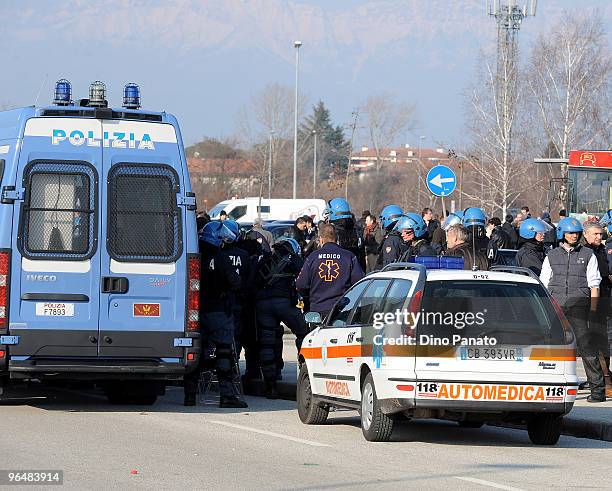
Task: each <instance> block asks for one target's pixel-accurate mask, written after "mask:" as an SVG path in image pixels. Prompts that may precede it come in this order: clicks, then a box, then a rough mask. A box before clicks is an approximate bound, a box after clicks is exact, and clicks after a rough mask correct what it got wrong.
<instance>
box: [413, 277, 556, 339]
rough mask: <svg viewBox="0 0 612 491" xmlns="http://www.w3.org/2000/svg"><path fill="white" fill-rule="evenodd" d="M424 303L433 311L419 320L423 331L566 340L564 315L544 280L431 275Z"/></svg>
mask: <svg viewBox="0 0 612 491" xmlns="http://www.w3.org/2000/svg"><path fill="white" fill-rule="evenodd" d="M421 307H422V311H423V312H426V313H429V315H428V316H427V318H426V321H425V322H419V327H418V333H419V334H426V335H431V336H441V337H449V336H452V335H454V334H459V335H461V336H462V337H465V338H482V337H484V336H488V337H492V338H495V339H496V341H497V344H520V345H532V344H564V336H563V328H562V326H561V321H560V319H559V317H558V315H557V313H556V311H555V308H554V306H553V304H552V302H551V300H550V298H549V297H548V295H547V293H546V291H545V290H544V287H543V286H542V285H540V284H530V283H518V282H516V283H515V282H511V281H504V282H502V281H478V280H466V281H462V280H446V281H428V282H427V283H426V285H425V291H424V295H423V302H422V305H421ZM470 313H471V315H467V314H470ZM472 316H474V318H473V317H472ZM450 319H452V322H451V323H450V325H449V323H448V322H447V321H448V320H450Z"/></svg>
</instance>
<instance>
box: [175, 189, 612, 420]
mask: <svg viewBox="0 0 612 491" xmlns="http://www.w3.org/2000/svg"><path fill="white" fill-rule="evenodd" d="M427 210H428V209H426V210H424V212H423V213H421V214H417V213H405V212H404V211H403V210H402V208H401V207H400V206H398V205H393V204H392V205H388V206H386V207H385V208H384V209H383V210H382V212H381V214H380V217H379V218H380V227H381V232H382V233H381V234H380V236H379V239H380V240H379V241H377V242H375V244H376V249H375V250H374V251H372V246H370V247H369V249H368V251H367V256H368V265H367V266H366V247H365V243H366V242H367V239H368V237H369V236H368V233H369V232H371V231H372V230H375V228H376V226H378V225H377V224H376V222H377V220H376V218H374V217H369V218H370V219H369V220H366V223H367V224H368V225H367V231H366V233H365V239H366V240H365V241H364V230H363V229H362V227H360V226H359V224H358V223H357V222H356V221H355V218H354V215H353V213H352V212H351V208H350V206H349V203H348V202H347V201H346V200H344V199H342V198H336V199H333V200H331V201H330V202H329V204H328V208H327V209H326V212H325V216H324V217H323V219H322V220H321V221H320V222H319V224H318V227H314V224H313V223H312V219H311V218H310V217H301V218H299V219H298V220H296V224H295V226H294V231H295V233H294V234H291V235H293V236H292V237H283V238H281V239H279V240H277V241H276V242H275V243H273V244H271V243H270V242H271V236H270V234H269V233H267V232H266V231H264V230H263V228H262V227H261V226H260V224H259V225H257V224H256V226H254V227H253V228H252V229H251V230H250V231H248V232H247V233H245V232H244V231H242V230H241V229H240V227H239V226H238V224H237V223H236V222H234V221H232V220H229V219H227V220H220V221H212V222H208V223H204V222H199V223H198V228H199V233H200V253H201V276H200V277H201V287H200V325H201V333H202V354H201V356H200V367H199V369H198V370H195V371H194V372H192V373H189V374H187V375H186V376H185V381H184V387H185V401H184V403H185V405H186V406H192V405H195V404H196V396H197V393H198V390H199V388H200V385H201V374H202V372H205V371H208V372H210V371H212V370H213V369H214V371H215V373H216V376H217V379H218V385H219V395H220V404H219V405H220V407H231V408H244V407H247V404H246V402H245V401H244V400H243V399H242V397H241V395H242V394H241V393H240V391H241V388H242V390H243V391H244V392H245V393H250V391H251V390H252V387H254V386H255V385H254V382H255V381H258V380H259V381H261V380H262V379H263V386H264V395H265V396H266V397H268V398H271V399H275V398H277V397H278V392H277V381H278V380H281V379H282V368H283V359H282V350H283V327H282V325H283V324H284V326H286V327H288V328H289V329H290V330H291V332H293V334H294V335H295V338H296V340H295V344H296V347H297V349H298V351H299V349H300V347H301V344H302V341H303V339H304V337H305V336H306V334H307V332H308V328H307V325H306V323H305V320H304V313H305V312H309V311H314V312H319V313H320V314H321V317H322V318H325V317H326V316H327V315H328V314H329V313H330V311H331V309H332V308H333V306H334V304H335V303H336V301H337V300H338V299H339V298H340V297H341V296H342V295H344V293H345V292H346V291H347V290H348V288H350V286H351V285H353V284H354V283H355V282H357V281H358V280H360V279H361V278H362V277H363V276H364V272H365V271H366V269H367V270H368V271H372V270H376V269H380V268H382V267H384V266H386V265H387V264H390V263H393V262H407V261H411V260H413V258H414V257H418V256H438V255H446V256H455V257H461V258H463V263H464V268H465V269H468V270H487V269H489V268H490V267H491V266H493V265H497V264H500V263H501V264H505V261H506V260H505V259H504V258H503V256H502V254H501V253H500V250H501V249H505V248H507V247H508V245H509V244H510V243H511V240H510V238H509V237H508V235H507V233H506V232H504V230H503V228H502V226H501V221H500V220H499V219H498V218H495V217H493V218H491V219H489V220H487V218H486V216H485V213H484V212H483V210H481V209H479V208H467V209H465V210H463V211H458V212H453V213H450V214H448V216H447V217H446V219H445V220H444V222H443V224H441V225H440V226H439V227H436V226H435V225H434V224H433V223H432V220H431V219H429V220H426V219H427V218H430V217H428V216H426V213H427ZM429 213H430V214H431V210H429ZM424 217H425V218H424ZM364 218H365V217H364ZM372 224H374V226H373V225H372ZM432 225H433V226H432ZM604 227H607V228H608V229H609V232H611V233H612V210H611V211H609V212H608V213H607V214H606V216H605V217H603V218H602V220H601V222H599V223H598V222H586V223H585V224H584V226H583V224H581V223H580V222H579V221H578V220H577V219H575V218H571V217H567V218H562V219H561V220H560V221H559V223H558V225H557V226H556V230H555V229H554V228H553V226H552V225H551V224H550V220H542V219H539V218H538V219H536V218H531V217H528V218H526V219H525V220H523V221H522V222H521V223H520V226H519V227H518V240H517V242H516V244H517V247H518V252H517V253H516V257H515V261H516V264H517V265H518V266H521V267H525V268H529V269H531V270H532V271H533V272H534V273H535V274H537V275H539V276H540V279H541V280H542V282H543V284H544V285H545V286H546V287H547V288H548V290H549V292H550V294H551V295H552V297H553V299H554V301H555V302H557V304H558V306H559V307H560V309H561V310H562V311H563V313H564V315H565V316H566V317H567V319H568V320H569V322H570V325H571V326H572V328H573V331H574V333H575V335H576V339H577V343H578V350H579V354H580V355H581V356H582V359H583V362H584V366H585V370H586V374H587V379H588V385H589V387H590V390H591V395H590V396H589V398H588V400H589V402H602V401H605V382H604V373H605V374H606V375H607V374H608V371H609V363H610V361H609V360H610V357H609V342H608V336H607V318H608V315H609V312H612V310H611V309H610V304H609V302H610V286H611V281H610V279H611V278H612V276H611V275H612V239H608V241H607V242H606V244H604V243H603V242H602V240H603V235H604V233H605V232H604ZM551 236H552V239H551ZM242 349H244V356H245V362H246V368H245V372H244V374H243V375H242V377H241V378H240V373H239V369H238V358H239V356H240V353H241V352H242ZM240 382H241V383H240Z"/></svg>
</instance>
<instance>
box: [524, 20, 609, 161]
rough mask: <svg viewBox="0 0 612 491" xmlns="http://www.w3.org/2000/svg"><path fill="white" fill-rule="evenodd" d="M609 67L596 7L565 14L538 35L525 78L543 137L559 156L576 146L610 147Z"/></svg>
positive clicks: (607, 50)
mask: <svg viewBox="0 0 612 491" xmlns="http://www.w3.org/2000/svg"><path fill="white" fill-rule="evenodd" d="M611 72H612V60H611V58H610V50H609V46H608V43H607V33H606V29H605V28H604V25H603V22H602V20H601V16H598V15H597V13H592V14H591V15H589V16H586V15H578V16H577V15H576V14H573V15H571V16H570V15H566V16H564V17H563V20H562V21H561V25H556V26H555V27H554V29H552V30H551V31H550V32H548V33H545V34H541V35H540V37H539V38H538V41H537V43H536V44H535V46H534V49H533V52H532V55H531V60H530V63H529V69H528V70H527V73H528V74H529V75H528V77H527V81H528V85H529V89H530V93H531V95H532V102H533V104H535V106H536V108H537V111H538V113H539V116H540V119H541V122H542V125H543V129H544V131H545V133H546V137H547V140H548V142H550V143H551V144H552V145H553V146H554V149H555V150H556V153H557V154H558V155H559V156H560V157H561V158H567V156H568V154H569V151H570V150H571V149H572V148H576V147H578V146H584V147H586V148H588V147H591V146H593V145H595V146H605V147H606V148H609V147H610V127H611V125H610V110H609V109H610V75H611Z"/></svg>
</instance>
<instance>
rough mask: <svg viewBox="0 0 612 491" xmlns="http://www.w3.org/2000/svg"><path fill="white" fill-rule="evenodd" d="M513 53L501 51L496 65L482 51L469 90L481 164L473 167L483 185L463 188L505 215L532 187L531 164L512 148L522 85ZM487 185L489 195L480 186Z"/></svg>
mask: <svg viewBox="0 0 612 491" xmlns="http://www.w3.org/2000/svg"><path fill="white" fill-rule="evenodd" d="M509 61H510V56H508V57H505V56H504V55H503V53H502V56H499V55H498V65H501V66H498V67H497V69H495V68H494V64H493V62H492V61H491V58H490V57H489V56H487V55H486V54H484V53H481V55H480V60H479V64H478V71H477V77H476V83H475V84H474V85H473V86H472V87H471V88H470V89H469V91H468V96H467V99H468V128H469V130H470V133H471V137H472V138H471V139H472V146H471V148H473V149H474V150H473V151H472V152H469V153H471V154H473V155H477V156H478V157H479V159H480V160H479V165H476V166H473V167H472V172H473V173H474V174H475V175H476V176H478V182H479V183H481V185H480V186H478V187H475V188H472V189H470V188H469V187H467V188H464V189H463V196H464V197H466V198H468V199H469V200H473V201H474V202H480V203H482V205H484V207H485V208H488V209H490V210H497V209H500V210H501V213H502V214H503V215H505V214H506V213H507V211H508V208H510V207H512V205H513V204H515V202H516V200H517V198H518V197H519V196H520V195H521V194H522V193H523V192H524V191H525V190H526V189H528V187H529V184H528V182H527V180H525V179H524V177H525V175H526V173H527V170H528V167H527V166H526V165H524V162H520V161H519V159H517V158H516V157H515V155H514V154H515V153H516V152H515V151H514V150H515V149H513V148H512V144H513V138H514V136H515V135H514V133H515V132H516V129H515V122H516V117H517V102H518V101H519V99H520V85H519V84H518V83H516V81H517V80H518V78H519V77H518V73H516V70H517V66H516V64H515V63H510V62H509ZM472 160H473V159H472ZM482 188H486V189H487V190H488V193H487V195H486V196H482V195H481V194H480V192H479V191H480V189H482Z"/></svg>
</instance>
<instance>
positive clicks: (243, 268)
mask: <svg viewBox="0 0 612 491" xmlns="http://www.w3.org/2000/svg"><path fill="white" fill-rule="evenodd" d="M223 224H224V225H225V226H226V227H228V228H229V229H230V230H231V232H232V233H233V236H234V237H235V239H229V240H227V241H226V242H225V245H224V246H223V250H224V251H225V254H226V255H227V256H228V257H229V258H230V260H231V262H232V265H233V266H234V268H235V270H236V274H237V275H238V276H240V280H241V283H242V287H241V288H240V291H239V292H238V293H237V294H236V296H235V301H234V306H233V317H234V341H235V348H236V357H237V358H238V359H240V353H241V352H242V309H243V306H244V304H245V302H246V301H247V300H248V299H249V298H251V296H252V295H253V293H254V288H253V286H254V285H253V279H254V276H253V275H252V274H251V260H250V257H249V253H248V252H247V251H245V250H244V249H243V248H241V247H240V246H239V245H238V243H239V242H243V239H244V234H243V233H242V232H241V230H240V226H239V225H238V224H237V223H236V222H235V221H234V220H231V219H229V218H228V219H227V220H225V221H224V222H223Z"/></svg>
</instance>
